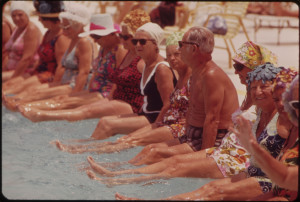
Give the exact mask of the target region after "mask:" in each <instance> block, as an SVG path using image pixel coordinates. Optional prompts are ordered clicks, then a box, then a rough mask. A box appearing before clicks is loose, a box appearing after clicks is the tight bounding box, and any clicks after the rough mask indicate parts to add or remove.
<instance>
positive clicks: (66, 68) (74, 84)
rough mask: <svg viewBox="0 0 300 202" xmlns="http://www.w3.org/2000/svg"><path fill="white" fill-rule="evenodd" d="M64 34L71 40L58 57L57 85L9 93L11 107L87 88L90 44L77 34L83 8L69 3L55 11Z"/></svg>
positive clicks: (84, 12) (83, 17) (85, 18)
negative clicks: (11, 95)
mask: <svg viewBox="0 0 300 202" xmlns="http://www.w3.org/2000/svg"><path fill="white" fill-rule="evenodd" d="M59 18H60V21H61V26H62V29H63V33H64V35H66V36H67V37H68V38H70V39H71V41H70V44H69V47H68V49H67V51H66V52H65V53H64V55H63V57H62V66H61V68H58V69H57V70H56V76H55V77H56V78H55V79H54V81H56V79H57V80H58V81H60V82H59V83H60V85H58V86H49V84H46V85H42V86H41V87H38V88H36V89H34V90H32V89H31V90H30V92H29V93H28V92H27V93H26V92H24V93H23V92H22V93H20V94H19V95H17V96H13V97H12V98H11V99H10V102H8V105H10V106H12V107H11V108H16V107H17V106H18V105H20V104H23V103H27V102H30V101H34V100H41V99H47V98H51V97H54V96H57V95H65V94H73V95H74V94H76V93H78V92H81V91H83V90H84V89H87V87H88V75H89V72H90V69H91V64H92V60H93V53H94V52H95V51H94V48H95V47H94V43H93V41H92V40H91V39H90V38H89V37H79V34H80V33H82V32H83V31H84V29H83V28H84V26H85V25H86V24H87V23H88V22H89V19H90V14H89V11H88V9H87V8H86V7H83V6H82V5H79V4H76V3H72V4H68V6H67V7H66V11H65V12H61V13H60V14H59Z"/></svg>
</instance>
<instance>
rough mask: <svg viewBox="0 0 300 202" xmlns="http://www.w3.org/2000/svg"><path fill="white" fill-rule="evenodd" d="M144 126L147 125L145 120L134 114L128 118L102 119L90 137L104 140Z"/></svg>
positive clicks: (147, 122)
mask: <svg viewBox="0 0 300 202" xmlns="http://www.w3.org/2000/svg"><path fill="white" fill-rule="evenodd" d="M146 125H149V121H148V120H147V118H146V117H144V116H137V115H135V114H132V115H131V116H129V117H127V116H125V117H122V116H120V117H116V116H109V117H102V118H101V119H100V121H99V123H98V125H97V127H96V129H95V131H94V132H93V134H92V137H93V138H95V139H105V138H107V137H110V136H113V135H115V134H128V133H130V132H133V131H135V130H137V129H139V128H142V127H144V126H146Z"/></svg>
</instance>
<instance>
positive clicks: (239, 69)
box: [233, 63, 245, 72]
mask: <svg viewBox="0 0 300 202" xmlns="http://www.w3.org/2000/svg"><path fill="white" fill-rule="evenodd" d="M244 67H245V65H243V64H241V63H235V64H233V68H234V69H235V70H236V71H238V72H240V71H242V70H243V69H244Z"/></svg>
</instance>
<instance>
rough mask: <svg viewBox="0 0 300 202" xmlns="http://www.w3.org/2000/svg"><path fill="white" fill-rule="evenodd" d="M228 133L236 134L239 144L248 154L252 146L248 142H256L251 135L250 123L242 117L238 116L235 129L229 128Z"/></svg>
mask: <svg viewBox="0 0 300 202" xmlns="http://www.w3.org/2000/svg"><path fill="white" fill-rule="evenodd" d="M229 131H230V132H232V133H234V134H236V136H237V137H238V138H239V140H240V142H241V144H242V145H243V146H244V147H245V149H246V150H247V151H248V152H250V153H251V151H252V145H251V143H250V142H254V143H255V142H256V141H255V138H254V135H253V133H252V126H251V123H250V121H249V120H247V119H245V118H244V117H243V116H238V117H237V119H236V128H232V127H230V128H229Z"/></svg>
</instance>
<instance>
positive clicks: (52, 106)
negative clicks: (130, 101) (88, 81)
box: [23, 92, 103, 110]
mask: <svg viewBox="0 0 300 202" xmlns="http://www.w3.org/2000/svg"><path fill="white" fill-rule="evenodd" d="M101 99H103V97H102V95H101V94H100V93H98V92H94V93H86V94H82V95H78V96H69V95H59V96H56V97H54V98H49V99H45V100H38V101H34V102H29V103H26V104H24V106H23V107H34V108H36V109H41V110H61V109H72V108H76V107H79V106H82V105H86V104H91V103H93V102H96V101H99V100H101Z"/></svg>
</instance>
